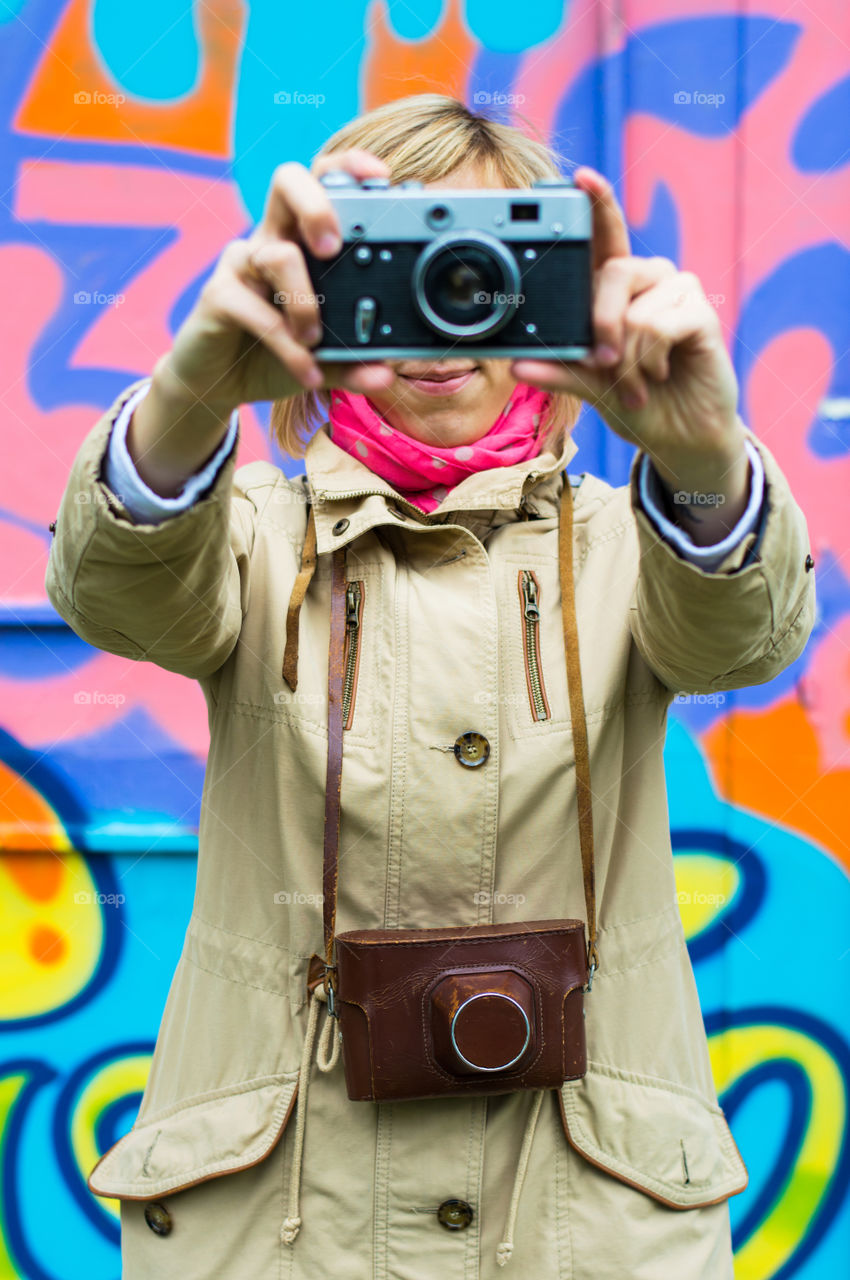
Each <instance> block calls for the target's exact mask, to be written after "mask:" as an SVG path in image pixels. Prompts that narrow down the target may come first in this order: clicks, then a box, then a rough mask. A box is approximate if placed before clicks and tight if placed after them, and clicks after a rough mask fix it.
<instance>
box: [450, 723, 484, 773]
mask: <svg viewBox="0 0 850 1280" xmlns="http://www.w3.org/2000/svg"><path fill="white" fill-rule="evenodd" d="M489 754H490V743H489V742H488V741H487V739H486V738H485V737H484V735H483V734H482V733H472V732H469V733H462V734H461V735H460V737H459V738H456V739H455V757H456V758H457V760H458V761H459V763H460V764H464V765H467V766H468V767H471V768H475V766H476V765H479V764H483V763H484V761H485V760H486V759H487V757H488V756H489Z"/></svg>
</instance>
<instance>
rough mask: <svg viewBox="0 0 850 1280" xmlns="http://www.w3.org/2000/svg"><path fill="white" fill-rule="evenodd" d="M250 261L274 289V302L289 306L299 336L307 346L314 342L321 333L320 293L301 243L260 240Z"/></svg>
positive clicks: (252, 250) (288, 317)
mask: <svg viewBox="0 0 850 1280" xmlns="http://www.w3.org/2000/svg"><path fill="white" fill-rule="evenodd" d="M249 244H250V241H249ZM248 265H249V266H250V267H253V268H255V269H256V271H257V273H258V274H259V276H260V277H261V278H262V279H263V280H264V281H265V282H266V283H267V284H268V286H269V288H270V289H271V290H273V298H272V301H273V302H274V303H275V305H276V306H280V307H284V308H285V309H286V316H287V319H288V320H289V323H290V326H291V328H292V333H293V335H294V337H295V338H296V340H297V341H298V342H301V343H303V344H304V346H315V344H316V343H317V342H318V341H319V339H320V338H321V336H322V318H321V313H320V311H319V297H318V296H317V294H316V293H315V291H314V288H313V282H312V280H311V279H310V274H309V272H308V271H307V264H306V262H305V261H304V255H303V253H302V252H301V249H300V248H299V246H298V245H297V244H295V242H294V241H292V240H271V241H268V242H266V243H262V242H260V243H259V245H258V246H255V247H252V248H251V250H250V252H249V255H248Z"/></svg>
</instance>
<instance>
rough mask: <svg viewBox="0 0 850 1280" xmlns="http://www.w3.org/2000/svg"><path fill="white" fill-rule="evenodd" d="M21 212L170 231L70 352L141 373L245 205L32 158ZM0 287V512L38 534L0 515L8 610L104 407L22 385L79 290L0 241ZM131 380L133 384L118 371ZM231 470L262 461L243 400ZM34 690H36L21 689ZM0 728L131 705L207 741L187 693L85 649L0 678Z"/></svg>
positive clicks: (40, 551) (168, 676) (190, 689)
mask: <svg viewBox="0 0 850 1280" xmlns="http://www.w3.org/2000/svg"><path fill="white" fill-rule="evenodd" d="M16 200H17V204H16V213H17V215H18V217H19V218H21V219H22V220H26V221H29V220H33V221H40V220H46V221H55V222H57V223H62V224H64V225H67V224H68V223H74V222H78V223H79V224H80V225H92V224H94V225H97V224H99V223H106V224H108V225H113V224H114V223H117V224H118V225H125V226H130V225H133V226H138V225H140V224H143V225H153V226H163V227H165V226H170V225H172V224H173V225H175V226H177V227H178V229H179V239H178V241H177V242H176V243H175V245H173V246H169V247H167V248H166V249H165V250H164V252H163V254H162V255H161V257H160V258H159V259H157V260H155V261H154V262H152V263H151V264H150V265H149V266H148V267H147V268H146V269H145V270H144V271H143V272H141V273H140V275H139V277H137V279H136V280H135V281H133V282H132V284H131V285H129V286H127V288H126V290H125V292H126V299H127V300H126V302H125V303H124V304H123V305H122V306H121V307H119V308H112V309H111V310H109V311H107V312H106V313H104V314H103V315H102V316H101V318H100V319H99V320H98V321H97V323H96V324H95V325H94V327H93V328H92V329H91V331H90V332H89V333H88V334H87V335H86V337H85V339H84V341H83V342H82V344H81V345H80V347H79V348H78V349H77V352H76V353H75V358H74V363H75V365H76V366H77V367H83V366H85V365H93V366H96V367H99V368H110V367H111V368H118V369H128V368H130V369H132V368H133V367H134V366H135V367H136V368H137V370H138V373H137V375H136V376H138V377H142V376H144V375H145V374H146V373H148V372H150V370H151V369H152V367H153V365H154V363H155V361H156V359H157V358H158V356H159V355H160V354H161V352H162V351H164V350H167V349H168V347H169V346H170V336H169V334H168V332H167V328H166V319H167V315H168V312H169V310H170V308H171V306H172V305H173V301H174V298H175V296H176V295H177V294H179V292H180V291H181V290H182V289H184V288H185V287H186V286H187V285H188V284H189V283H190V281H191V280H193V279H195V278H196V277H197V275H198V274H199V273H200V271H201V270H202V269H203V267H204V266H205V265H206V264H207V263H209V262H210V261H213V260H215V258H216V257H217V255H218V254H219V253H220V252H221V250H222V249H223V248H224V246H225V244H226V243H228V241H229V240H231V239H233V238H235V236H236V235H237V234H238V233H241V232H243V231H244V229H245V228H244V223H245V213H244V210H243V209H242V208H241V204H240V202H239V198H238V192H237V191H236V189H235V187H233V186H232V185H231V184H229V183H212V182H210V181H209V180H204V179H197V178H195V177H189V178H186V177H184V176H182V175H179V174H176V173H168V174H157V173H155V172H153V171H151V170H143V169H135V168H127V169H118V168H113V167H110V166H104V165H80V166H74V165H69V164H65V163H64V162H63V163H52V162H44V161H42V162H31V163H28V164H27V165H25V166H24V169H23V172H22V176H21V181H20V182H19V184H18V185H17V187H16ZM0 283H2V287H3V295H4V297H6V298H13V299H14V300H15V305H14V306H7V307H4V308H2V310H1V311H0V343H2V349H3V352H4V363H5V368H6V369H7V370H8V382H7V386H6V390H5V393H4V400H3V408H4V415H3V421H4V425H5V432H6V448H5V449H4V467H3V468H2V469H0V507H2V508H4V509H6V510H9V511H11V512H13V513H16V514H18V515H19V516H20V517H22V518H24V519H26V520H28V521H32V522H34V524H35V525H36V526H37V527H39V528H41V529H43V531H44V532H43V534H39V533H38V532H29V531H27V530H26V529H22V528H20V527H18V526H16V525H13V524H12V523H11V522H10V521H8V520H0V562H1V563H2V564H3V566H4V573H3V580H2V585H0V593H2V599H3V601H4V602H5V603H7V604H11V605H13V606H14V605H15V604H23V603H27V602H38V601H42V600H44V574H45V568H46V561H47V553H48V546H49V534H48V532H47V526H48V524H49V522H50V521H51V520H53V519H54V518H55V515H56V511H57V509H58V505H59V500H60V498H61V496H62V494H63V492H64V490H65V487H66V485H67V482H68V474H69V471H70V468H71V465H72V462H73V460H74V458H75V456H76V454H77V452H78V450H79V448H80V446H81V444H82V442H83V440H84V438H85V437H86V435H87V434H88V433H89V432H90V431H91V430H92V428H93V427H94V425H95V424H96V422H97V420H98V418H99V417H100V415H101V414H102V412H103V411H104V409H105V408H106V407H108V406H103V405H92V406H88V407H87V406H79V405H73V406H69V407H66V408H62V409H57V410H53V411H51V412H49V413H43V412H42V411H41V410H40V409H39V408H38V407H37V406H36V405H35V404H34V403H33V401H32V400H31V398H30V396H29V395H28V391H27V373H28V369H29V367H30V364H31V361H32V351H33V347H34V345H35V343H36V341H37V340H38V338H39V336H40V335H41V334H42V332H43V331H44V328H45V326H46V325H47V324H48V323H49V322H50V320H51V318H52V317H53V316H54V315H55V314H56V313H57V311H58V310H59V309H60V308H61V307H62V306H63V305H65V303H66V291H69V290H70V291H72V292H73V290H74V289H75V288H82V287H85V285H84V282H81V281H75V280H74V279H73V278H72V277H69V274H68V273H67V272H66V271H65V270H64V268H63V265H62V264H61V263H59V262H57V261H56V260H54V259H53V258H52V257H51V256H50V255H49V254H48V253H46V252H45V251H44V250H42V249H41V248H39V247H33V246H29V245H28V246H14V247H12V246H8V245H7V246H2V247H0ZM130 380H132V379H130ZM240 434H241V439H240V445H239V456H238V463H237V465H242V464H244V463H247V462H251V461H254V460H256V459H260V458H268V456H269V445H268V440H267V436H266V433H265V430H264V428H262V426H261V424H260V421H259V419H258V417H257V415H256V413H255V412H254V409H253V408H252V407H251V406H243V407H242V410H241V433H240ZM34 684H37V686H38V693H39V696H38V697H37V698H35V697H34V696H33V694H34V687H33V685H34ZM79 689H89V690H91V689H97V690H100V691H106V692H109V691H112V692H122V691H123V692H124V694H125V696H126V697H127V702H126V703H125V704H123V705H122V706H118V707H116V706H115V705H113V704H98V703H93V704H90V705H89V706H85V707H83V706H79V705H77V704H75V703H74V701H73V695H74V693H75V692H76V691H78V690H79ZM0 698H2V706H3V715H2V724H3V727H4V728H6V729H7V730H8V731H9V732H10V733H12V734H14V735H15V736H16V737H18V739H19V740H20V741H21V742H22V743H24V744H25V745H35V744H38V743H41V742H48V741H52V740H54V739H56V738H60V737H63V736H64V737H67V736H68V735H69V734H71V735H73V734H74V733H77V732H79V733H82V734H87V733H91V732H93V731H95V730H96V729H98V728H102V727H103V726H104V725H106V724H108V723H110V722H112V721H113V720H115V719H120V718H122V717H123V716H124V715H125V714H126V711H127V709H128V708H129V707H130V706H132V705H134V704H136V703H142V704H143V705H144V706H145V707H146V709H147V710H149V711H150V713H151V714H152V715H154V716H155V717H156V718H157V720H158V722H159V723H160V724H161V725H162V726H163V728H165V729H166V730H167V731H168V732H170V733H171V735H172V736H173V738H174V740H175V741H176V742H178V743H180V744H182V745H183V746H184V747H185V749H186V750H188V751H191V752H193V753H194V754H196V755H198V756H203V754H204V753H205V751H206V748H207V745H208V742H209V736H208V729H207V717H206V708H205V705H204V701H203V697H202V695H201V692H200V689H199V687H198V686H197V685H196V683H195V682H194V681H191V680H186V679H183V678H181V677H178V676H176V675H174V674H173V673H171V672H166V671H163V670H161V669H160V668H158V667H156V666H154V665H153V664H148V663H133V662H130V661H129V660H128V659H124V658H119V657H116V656H115V655H112V654H106V653H103V652H97V651H94V656H93V658H92V660H91V662H90V663H88V664H86V665H85V666H84V667H83V668H80V669H78V670H76V671H71V672H69V673H68V675H67V676H61V677H55V678H53V679H48V680H43V679H39V680H38V681H36V682H32V681H27V680H20V681H18V680H8V679H0Z"/></svg>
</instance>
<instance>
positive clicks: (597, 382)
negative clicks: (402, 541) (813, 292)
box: [511, 166, 749, 524]
mask: <svg viewBox="0 0 850 1280" xmlns="http://www.w3.org/2000/svg"><path fill="white" fill-rule="evenodd" d="M573 180H574V182H575V185H576V186H577V187H580V188H581V189H582V190H584V191H586V192H587V194H588V195H589V196H590V198H591V201H592V206H593V329H594V336H595V340H596V345H595V348H594V351H593V352H592V354H591V355H590V356H588V357H586V358H585V359H584V360H570V361H548V360H545V361H544V360H531V359H525V358H523V359H520V360H515V361H514V362H513V363H512V365H511V372H512V374H513V376H514V377H515V378H516V379H517V380H518V381H520V382H529V383H532V384H534V385H535V386H538V387H542V388H543V389H545V390H551V391H563V392H569V393H571V394H572V395H576V396H579V397H580V398H581V399H583V400H586V401H588V403H590V404H592V405H593V407H594V408H595V409H596V410H597V412H598V413H599V414H600V416H601V417H602V418H603V419H604V420H605V422H606V423H607V424H608V426H609V427H611V429H612V430H613V431H615V432H616V433H617V435H619V436H622V437H623V439H624V440H628V441H629V442H630V443H632V444H636V445H638V446H639V447H640V448H641V449H643V450H645V451H646V452H647V453H648V454H649V455H650V457H651V459H652V461H653V463H654V465H655V467H656V470H657V471H658V472H659V474H660V475H661V476H662V478H663V479H664V480H665V481H666V483H667V484H668V485H669V486H670V487H671V488H672V489H673V490H674V493H675V491H677V490H679V491H695V490H699V491H700V492H701V493H703V494H705V493H707V492H710V491H711V490H712V487H713V488H714V490H715V491H718V492H719V493H721V494H722V495H723V496H722V497H720V499H719V501H720V503H721V504H726V503H731V506H732V507H736V508H741V509H743V505H745V503H746V495H747V490H748V474H749V460H748V458H747V455H746V451H745V448H744V438H745V437H744V429H743V425H742V423H741V422H740V419H739V418H738V415H737V403H738V382H737V379H736V377H735V371H734V368H733V367H732V361H731V359H730V357H729V353H728V351H727V349H726V345H725V343H724V340H723V333H722V330H721V327H720V319H719V317H718V315H717V312H716V311H715V310H714V307H713V306H712V305H711V303H710V302H709V301H708V299H707V298H706V296H705V294H704V292H703V289H702V286H701V284H700V282H699V280H698V278H697V277H696V276H695V275H694V274H693V272H690V271H679V270H677V268H676V265H675V263H673V262H671V261H670V259H668V258H660V257H656V258H640V257H633V256H632V254H631V250H630V245H629V233H628V228H627V227H626V222H625V219H624V217H623V214H622V211H621V209H620V206H619V204H618V203H617V200H616V197H615V196H614V192H613V189H612V187H611V184H610V182H608V180H607V179H606V178H605V177H603V175H602V174H600V173H597V172H596V171H595V170H594V169H590V168H588V167H586V166H583V167H582V168H580V169H577V170H576V172H575V174H574V178H573ZM675 500H676V501H677V502H678V501H680V499H678V498H676V499H675ZM683 505H684V504H683ZM705 509H706V508H705V506H703V508H702V510H703V512H705ZM724 514H725V515H726V517H727V520H725V521H724V522H723V523H724V524H726V523H728V518H729V517H731V516H733V512H732V511H731V510H730V509H729V507H727V509H726V512H725V513H724ZM682 515H685V512H682ZM732 522H733V523H734V520H733V521H732Z"/></svg>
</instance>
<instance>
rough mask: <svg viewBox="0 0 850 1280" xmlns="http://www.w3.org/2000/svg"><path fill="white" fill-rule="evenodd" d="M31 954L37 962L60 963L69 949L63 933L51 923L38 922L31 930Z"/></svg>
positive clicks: (45, 963)
mask: <svg viewBox="0 0 850 1280" xmlns="http://www.w3.org/2000/svg"><path fill="white" fill-rule="evenodd" d="M29 949H30V955H31V956H32V958H33V959H34V960H35V961H36V963H37V964H44V965H47V964H59V963H60V961H62V960H64V959H65V953H66V951H67V949H68V947H67V943H66V942H65V939H64V938H63V936H62V934H61V933H59V932H57V930H56V929H52V928H51V927H50V925H49V924H37V925H34V926H33V928H32V929H31V930H30V936H29Z"/></svg>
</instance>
